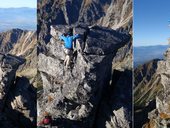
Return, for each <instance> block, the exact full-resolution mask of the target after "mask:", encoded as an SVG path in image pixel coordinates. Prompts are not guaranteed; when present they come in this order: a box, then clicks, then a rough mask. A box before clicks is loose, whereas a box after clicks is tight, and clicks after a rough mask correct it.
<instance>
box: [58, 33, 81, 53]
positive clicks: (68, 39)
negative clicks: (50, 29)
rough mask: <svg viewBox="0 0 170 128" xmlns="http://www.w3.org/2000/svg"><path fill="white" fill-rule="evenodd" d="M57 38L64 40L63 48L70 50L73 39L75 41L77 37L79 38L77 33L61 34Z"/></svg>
mask: <svg viewBox="0 0 170 128" xmlns="http://www.w3.org/2000/svg"><path fill="white" fill-rule="evenodd" d="M59 38H60V40H63V41H64V46H65V48H67V49H71V50H72V49H73V41H75V40H76V39H77V38H79V35H78V34H76V35H74V36H70V35H69V34H68V35H66V36H64V35H61V36H60V37H59Z"/></svg>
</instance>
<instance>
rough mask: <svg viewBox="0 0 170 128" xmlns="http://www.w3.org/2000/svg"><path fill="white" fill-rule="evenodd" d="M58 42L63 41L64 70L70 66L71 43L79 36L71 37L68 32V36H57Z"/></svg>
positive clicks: (71, 55)
mask: <svg viewBox="0 0 170 128" xmlns="http://www.w3.org/2000/svg"><path fill="white" fill-rule="evenodd" d="M59 38H60V40H63V41H64V47H65V48H64V52H65V54H66V57H65V60H64V65H65V66H66V68H68V66H69V65H70V62H71V60H72V58H73V42H74V41H75V40H76V39H77V38H79V34H75V35H73V36H72V35H71V32H68V34H65V33H64V34H63V35H61V36H59Z"/></svg>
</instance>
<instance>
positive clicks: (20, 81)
mask: <svg viewBox="0 0 170 128" xmlns="http://www.w3.org/2000/svg"><path fill="white" fill-rule="evenodd" d="M24 62H25V60H24V59H22V58H19V57H16V56H13V55H9V54H6V55H5V54H2V53H0V126H1V127H3V128H18V127H25V128H30V127H34V126H35V125H36V104H35V103H36V90H35V89H34V88H33V87H32V86H31V85H30V83H29V80H28V79H27V78H24V77H17V78H16V71H17V69H18V67H19V65H21V64H23V63H24Z"/></svg>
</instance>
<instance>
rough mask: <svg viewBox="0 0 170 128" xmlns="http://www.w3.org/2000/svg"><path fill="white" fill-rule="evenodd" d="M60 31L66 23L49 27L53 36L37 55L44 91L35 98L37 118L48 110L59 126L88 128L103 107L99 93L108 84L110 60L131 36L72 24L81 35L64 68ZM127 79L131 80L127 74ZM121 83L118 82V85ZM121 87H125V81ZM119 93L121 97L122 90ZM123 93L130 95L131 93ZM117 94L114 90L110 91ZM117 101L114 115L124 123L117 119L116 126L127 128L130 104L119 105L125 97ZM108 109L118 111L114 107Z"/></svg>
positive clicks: (110, 30)
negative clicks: (71, 56) (70, 60)
mask: <svg viewBox="0 0 170 128" xmlns="http://www.w3.org/2000/svg"><path fill="white" fill-rule="evenodd" d="M63 30H67V26H62V25H60V26H51V35H52V38H51V40H50V42H49V43H48V44H47V45H46V49H47V53H46V54H43V53H40V54H39V57H38V58H39V62H38V67H39V68H38V69H39V72H40V75H41V79H42V82H43V93H42V95H41V96H40V97H39V99H38V120H41V118H42V117H43V112H49V113H50V114H51V115H52V116H53V118H55V119H56V120H55V121H54V125H56V126H58V127H65V128H67V127H83V128H85V127H87V128H91V127H93V126H94V125H95V121H96V120H97V119H96V118H97V117H96V116H97V115H96V114H97V111H98V109H99V108H100V107H101V108H102V106H100V105H99V104H100V102H101V99H102V96H103V94H104V93H107V90H108V86H109V85H110V80H111V75H112V66H113V65H114V64H112V62H113V59H114V57H115V56H116V55H117V54H116V53H117V51H118V49H120V48H121V47H123V46H125V45H126V44H128V42H129V41H130V35H128V34H123V33H119V32H117V31H114V30H112V29H108V28H104V27H99V26H93V27H90V28H88V27H86V26H81V25H80V26H77V27H74V28H73V33H79V34H80V37H81V38H79V39H77V41H76V42H75V44H76V47H74V59H73V63H72V66H71V68H70V69H66V67H65V66H64V65H63V61H64V58H65V55H64V52H63V45H62V44H61V41H60V40H59V38H58V36H59V35H60V34H61V33H63ZM117 58H118V57H117ZM120 58H121V57H120ZM117 60H119V59H117ZM119 61H120V60H119ZM125 74H126V73H125ZM124 78H125V77H123V76H122V79H124ZM128 78H129V79H131V77H130V76H129V77H128ZM120 79H121V78H120ZM122 84H123V83H121V82H120V81H119V82H117V88H119V87H118V86H119V85H120V86H121V85H122ZM127 86H128V85H127ZM124 87H125V88H126V84H124ZM115 88H116V86H115ZM116 90H117V89H116ZM118 90H119V89H118ZM120 92H121V94H122V96H123V93H124V92H122V91H121V90H120ZM126 94H128V96H129V95H130V94H131V93H130V92H127V93H126ZM116 95H117V93H114V94H113V96H116ZM110 97H112V96H110ZM110 97H109V98H110ZM118 99H119V98H118ZM118 99H117V100H118ZM110 100H111V99H110ZM117 100H116V99H115V104H114V105H115V106H117V108H119V109H120V111H121V113H122V114H120V116H117V115H116V114H115V115H116V116H114V117H113V118H116V119H118V118H122V117H123V119H122V122H123V123H122V122H121V121H120V124H115V126H125V127H127V128H128V127H130V120H131V117H130V116H129V117H128V118H127V117H126V116H127V113H130V111H131V109H130V106H129V104H128V105H127V104H126V103H125V105H122V104H123V102H124V99H122V101H120V102H121V103H122V104H121V103H120V102H117ZM120 106H121V107H122V109H121V107H120ZM101 108H100V109H101ZM111 110H113V112H115V113H119V111H116V110H117V109H116V107H115V109H114V107H113V109H111ZM114 110H115V111H114ZM114 121H115V122H116V120H114ZM121 123H122V124H121Z"/></svg>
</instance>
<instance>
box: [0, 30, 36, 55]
mask: <svg viewBox="0 0 170 128" xmlns="http://www.w3.org/2000/svg"><path fill="white" fill-rule="evenodd" d="M36 42H37V40H36V32H34V31H27V30H21V29H12V30H9V31H7V32H2V33H0V52H1V53H11V54H13V55H16V56H21V55H26V54H28V51H30V49H32V48H33V47H34V46H35V44H36Z"/></svg>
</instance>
